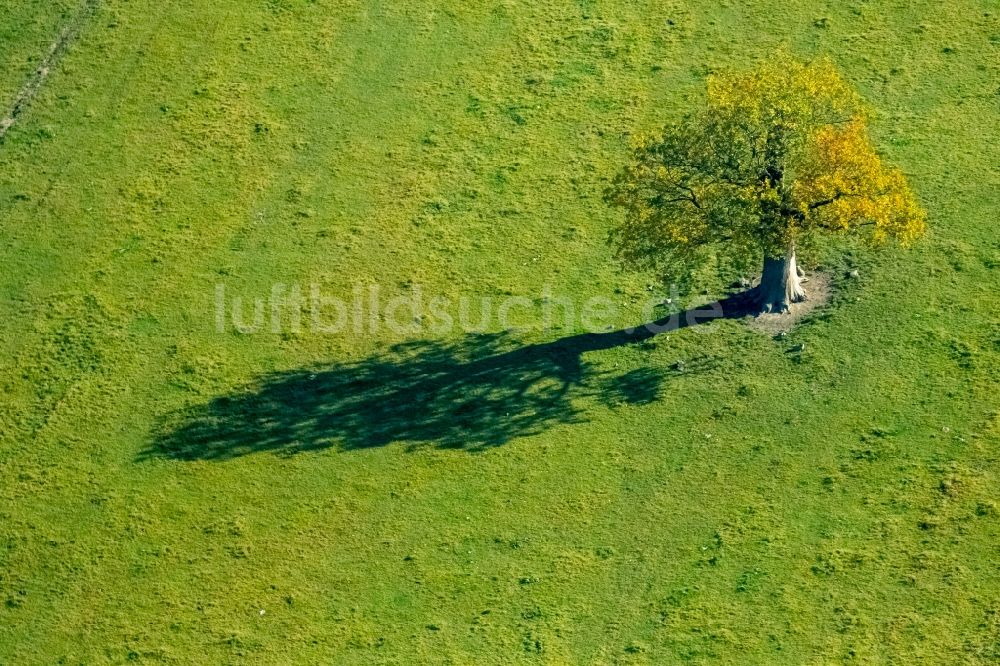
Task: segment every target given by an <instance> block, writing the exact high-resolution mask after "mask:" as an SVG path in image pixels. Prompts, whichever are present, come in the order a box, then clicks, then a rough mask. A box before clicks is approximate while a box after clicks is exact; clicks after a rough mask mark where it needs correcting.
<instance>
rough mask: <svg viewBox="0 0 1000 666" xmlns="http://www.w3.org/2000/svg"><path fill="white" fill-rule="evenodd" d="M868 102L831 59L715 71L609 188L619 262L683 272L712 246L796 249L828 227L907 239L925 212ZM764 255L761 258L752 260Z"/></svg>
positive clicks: (637, 145)
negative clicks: (877, 138) (881, 145)
mask: <svg viewBox="0 0 1000 666" xmlns="http://www.w3.org/2000/svg"><path fill="white" fill-rule="evenodd" d="M868 117H869V113H868V110H867V108H866V106H865V104H864V103H863V102H862V100H861V98H860V96H859V95H858V94H857V93H856V92H855V91H854V90H853V89H852V87H851V86H850V85H849V84H848V83H847V81H845V80H844V78H843V77H842V76H841V75H840V74H839V73H838V72H837V70H836V68H835V67H834V66H833V64H832V63H831V62H830V61H829V60H825V59H824V60H818V61H815V62H811V63H804V62H801V61H798V60H796V59H794V58H792V57H790V56H786V55H783V56H777V57H774V58H772V59H771V60H769V61H767V62H765V63H763V64H761V65H760V66H758V67H756V68H754V69H751V70H748V71H743V72H734V73H728V74H720V75H714V76H711V77H710V78H709V79H708V86H707V95H706V100H705V104H704V106H703V107H702V108H700V109H698V110H695V111H692V112H691V113H688V114H687V115H685V116H684V117H683V118H681V119H679V120H678V121H676V122H674V123H672V124H669V125H668V126H667V127H665V128H664V129H663V130H662V131H661V132H658V133H653V134H641V135H638V136H636V137H635V139H634V152H633V158H632V160H631V163H630V164H629V165H628V166H627V167H626V168H625V169H624V170H623V171H622V172H621V173H620V174H619V175H618V177H617V178H616V179H615V181H614V183H613V185H612V186H611V187H610V188H609V190H608V192H607V200H608V201H609V202H610V203H611V204H613V205H617V206H621V207H622V208H624V210H625V215H624V219H623V220H622V221H621V222H620V223H619V224H618V225H617V226H616V227H615V228H614V229H613V231H612V242H613V244H614V245H615V247H616V250H617V254H618V256H619V258H620V259H622V260H623V261H624V262H625V263H626V264H628V265H632V266H635V267H637V268H646V269H655V270H657V271H659V272H660V273H661V274H662V275H663V276H664V277H665V278H666V279H672V280H678V279H683V278H684V277H685V276H687V275H689V274H690V272H691V271H692V270H693V269H695V268H697V267H698V266H699V265H701V264H703V263H704V262H705V261H707V260H709V259H710V258H711V257H713V256H715V257H718V258H720V259H724V260H727V261H728V262H729V263H735V264H736V265H740V266H743V267H745V266H747V265H750V263H751V262H755V261H756V262H759V261H760V260H761V259H765V260H766V259H768V258H780V257H786V256H791V257H792V258H793V262H794V248H795V247H796V245H800V246H801V245H802V244H805V243H811V242H812V241H814V240H815V238H816V237H817V236H819V235H821V234H826V233H845V232H856V233H861V234H863V235H864V237H865V238H866V239H867V240H868V241H870V242H871V243H873V244H875V245H880V244H883V243H885V242H887V241H890V240H896V241H899V242H901V243H903V244H908V243H910V242H912V241H914V240H915V239H916V238H918V237H919V236H920V235H921V234H922V233H923V231H924V228H925V224H926V215H925V213H924V211H923V210H922V209H921V207H920V205H919V204H918V203H917V201H916V198H915V197H914V194H913V192H912V191H911V190H910V188H909V186H908V184H907V181H906V179H905V177H904V176H903V174H902V172H901V171H900V170H899V169H897V168H894V167H891V166H889V165H887V164H886V163H885V162H884V160H883V159H882V158H881V157H880V156H879V154H878V152H877V151H876V149H875V147H874V146H873V144H872V141H871V139H870V137H869V135H868V131H867V124H868ZM758 265H759V264H758Z"/></svg>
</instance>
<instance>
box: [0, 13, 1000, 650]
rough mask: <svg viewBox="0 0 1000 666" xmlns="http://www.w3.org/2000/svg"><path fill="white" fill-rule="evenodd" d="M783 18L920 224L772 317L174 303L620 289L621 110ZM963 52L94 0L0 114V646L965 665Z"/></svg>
mask: <svg viewBox="0 0 1000 666" xmlns="http://www.w3.org/2000/svg"><path fill="white" fill-rule="evenodd" d="M56 6H57V5H56V3H44V6H43V4H40V3H13V2H10V1H9V0H8V1H7V2H6V4H5V6H4V13H3V23H2V25H0V34H2V35H3V41H2V42H0V44H2V57H3V58H4V62H7V63H11V64H10V66H9V67H8V68H6V69H4V73H3V78H2V80H0V82H2V87H0V90H2V91H3V92H4V96H5V98H9V97H11V96H12V95H13V91H15V90H16V89H17V88H18V86H19V82H20V81H21V78H22V77H23V76H25V75H27V73H28V72H29V71H30V69H31V67H30V66H26V65H25V63H27V62H28V60H27V58H28V56H29V55H30V54H31V53H36V54H39V55H40V53H41V52H43V51H44V48H45V47H46V46H47V44H48V42H49V41H50V38H54V36H55V35H56V34H58V30H59V19H62V18H63V17H62V15H60V13H59V11H58V10H57V9H56ZM70 9H71V10H72V7H70ZM70 13H71V11H70ZM783 46H784V47H787V48H788V49H790V50H791V51H792V52H794V53H797V54H799V55H801V56H806V57H807V56H811V55H819V54H827V55H830V56H831V57H832V58H833V59H834V60H835V61H836V62H837V63H838V65H839V66H840V67H841V68H842V69H843V71H844V72H845V74H846V75H847V76H848V78H849V79H850V80H852V81H854V82H855V83H856V84H857V86H858V87H859V89H860V90H861V91H862V92H863V94H864V95H865V97H866V98H867V99H868V100H869V101H870V103H871V104H872V106H873V107H874V108H875V110H876V117H875V118H874V120H873V125H874V131H875V134H876V136H877V138H878V141H879V144H880V146H882V148H883V149H884V151H885V153H886V155H887V156H888V157H889V158H890V159H892V160H893V161H894V162H896V163H898V164H899V165H901V166H902V168H903V169H904V170H905V171H906V173H907V174H908V175H909V177H910V178H911V180H912V183H913V186H914V188H915V189H916V191H917V192H918V193H919V195H920V198H921V200H922V202H923V203H924V205H925V206H926V208H927V209H928V210H929V212H930V219H931V225H932V226H931V233H930V234H929V236H928V237H927V238H926V239H925V240H924V241H922V242H921V243H920V244H919V245H918V246H917V247H916V248H914V249H912V250H910V251H897V250H891V251H889V252H887V253H885V254H882V255H873V254H870V253H868V252H867V251H865V250H863V249H858V248H851V247H848V248H847V249H846V250H844V251H845V253H846V254H844V255H840V254H838V253H836V252H831V253H829V254H828V256H825V257H823V258H822V259H823V261H825V263H826V266H827V267H828V268H829V269H831V270H833V271H834V272H835V273H836V275H837V276H838V292H837V295H836V298H835V300H834V302H833V303H832V305H831V306H830V307H829V308H827V309H826V310H824V311H823V313H822V314H820V315H819V316H817V317H814V318H813V319H812V320H811V321H809V322H807V323H806V324H804V325H802V326H800V327H799V328H797V329H796V330H794V331H793V332H792V333H791V334H790V335H789V336H788V337H787V338H784V339H778V340H775V339H771V338H769V337H765V336H763V335H760V334H758V333H756V332H753V331H751V330H749V329H748V328H747V327H746V325H745V324H744V323H742V322H739V321H725V322H718V323H715V324H713V325H712V326H711V327H708V328H707V329H706V327H700V328H698V329H686V330H681V331H676V332H672V333H669V334H666V335H663V336H660V337H658V338H655V339H653V340H652V341H649V342H646V343H643V344H641V345H631V346H618V347H612V348H607V349H593V350H591V351H584V352H582V353H581V354H580V355H579V358H577V359H576V361H578V362H579V363H580V365H579V366H576V365H574V363H573V358H569V360H568V361H567V360H565V358H564V357H565V356H567V355H568V356H570V357H573V353H574V352H576V351H579V347H577V346H574V345H573V344H571V343H567V342H562V343H560V342H559V340H565V339H566V338H567V336H571V335H573V334H575V333H578V332H579V331H578V330H562V329H549V330H534V329H533V330H529V331H520V332H517V331H515V332H505V331H502V330H499V329H496V328H494V329H493V330H490V331H487V332H488V333H490V334H493V335H491V336H466V335H463V334H462V333H460V332H458V331H456V332H454V333H450V334H445V335H441V334H432V333H430V332H428V331H427V330H426V329H422V328H420V327H418V326H415V327H414V330H413V331H411V332H408V333H405V334H404V333H393V332H391V331H389V330H388V329H387V328H385V327H384V326H383V327H381V328H379V330H378V331H376V332H374V333H366V334H364V335H354V334H352V333H349V332H348V333H344V334H341V335H321V334H316V333H310V332H309V331H308V329H307V330H304V331H303V332H301V333H299V334H295V333H293V332H289V331H288V330H285V331H284V332H282V333H276V334H272V333H270V332H267V331H264V332H261V333H257V334H253V335H240V334H238V333H236V332H235V331H234V330H233V327H232V326H230V327H228V330H227V332H226V333H222V334H220V333H218V332H217V331H216V330H215V289H216V285H217V284H220V283H222V284H225V285H226V289H227V293H228V294H229V295H230V296H242V297H244V298H251V299H252V298H255V297H266V296H267V295H268V294H269V292H270V290H271V287H272V285H273V284H275V283H282V284H286V285H293V284H299V285H303V286H307V285H309V284H312V283H315V284H318V285H321V286H322V289H323V293H324V294H327V295H331V296H332V295H340V296H342V297H344V298H345V299H350V298H351V295H352V289H353V288H354V285H356V284H362V285H370V284H378V285H380V286H381V288H382V291H383V294H384V296H386V297H391V296H393V295H400V294H407V293H409V292H410V290H411V289H412V288H413V287H414V286H416V285H420V286H421V288H422V289H423V290H424V292H425V293H426V294H435V295H444V296H447V297H450V298H453V299H457V298H459V297H460V296H462V295H482V296H489V297H492V298H494V299H500V298H503V297H506V296H525V297H528V298H532V299H537V298H539V297H540V295H541V294H542V292H543V289H544V288H545V287H546V286H548V287H550V289H551V290H552V292H553V293H556V294H561V295H566V296H570V297H573V298H575V299H578V301H579V302H583V301H584V300H586V299H587V298H590V297H592V296H607V297H610V298H612V299H614V300H615V302H616V303H617V304H618V305H619V309H618V312H617V313H616V314H615V315H614V316H613V317H611V318H610V319H609V321H608V325H611V326H625V325H629V324H637V323H640V322H641V321H642V317H643V303H644V302H645V301H646V299H647V298H648V297H649V294H650V292H649V289H648V287H647V285H648V284H651V283H653V282H655V278H654V277H653V276H635V275H628V274H622V273H620V272H619V271H618V268H617V267H616V266H615V264H614V263H613V262H612V261H611V260H610V257H609V250H608V248H607V246H606V245H605V237H606V232H607V229H608V226H609V225H610V223H611V221H612V219H613V215H614V214H615V213H613V212H612V211H609V210H607V209H606V207H605V206H604V205H603V203H602V202H601V192H602V190H603V188H604V187H605V185H606V184H607V182H608V180H609V179H610V178H611V177H612V176H613V174H614V173H615V171H616V170H617V169H618V168H619V166H620V165H621V164H622V162H623V160H624V159H625V156H626V147H627V140H628V134H629V133H630V132H633V131H636V130H640V129H650V128H654V127H655V126H656V125H657V124H658V123H661V122H663V121H665V120H666V119H667V118H669V117H670V116H671V115H673V114H676V113H679V112H681V111H682V110H683V109H684V108H685V106H687V105H688V104H691V103H694V101H695V100H697V96H698V94H699V93H700V90H701V88H702V86H703V80H704V77H705V75H706V74H707V73H709V72H711V71H713V70H716V69H719V68H726V67H739V66H743V65H745V64H747V63H750V62H752V61H753V60H755V59H758V58H761V57H766V56H767V54H768V52H770V51H771V50H773V49H775V48H781V47H783ZM998 56H1000V10H998V9H997V8H996V5H995V3H993V2H988V1H987V0H982V1H978V2H977V1H974V0H956V1H955V2H949V3H940V2H930V1H926V2H925V1H921V0H911V1H908V2H902V1H900V2H890V1H873V2H864V3H861V2H858V3H841V2H833V1H831V2H819V1H817V0H809V1H806V0H788V1H787V2H784V3H781V4H780V6H776V5H775V4H774V3H765V2H708V3H702V2H693V1H691V2H687V1H683V0H671V1H668V2H645V1H639V2H628V3H626V2H602V1H599V0H594V1H583V0H581V1H579V2H567V3H558V4H557V5H555V6H550V5H548V4H546V3H531V2H520V1H515V0H502V1H501V0H497V1H496V2H484V3H468V2H459V1H457V0H455V1H452V0H438V1H437V2H421V1H419V0H408V1H407V2H378V1H375V0H371V1H361V0H356V1H353V2H350V1H349V2H343V1H337V2H332V1H327V0H315V1H308V2H307V1H305V0H269V1H267V2H264V1H260V2H245V1H243V0H239V1H237V0H219V1H217V2H212V3H163V2H149V1H147V0H133V1H130V2H124V1H122V0H107V1H106V2H104V3H103V5H102V6H101V8H100V10H99V11H98V12H97V13H96V14H95V16H94V17H93V18H92V19H91V20H90V21H89V22H88V23H87V25H86V27H85V28H84V30H83V32H82V34H81V37H80V39H79V41H78V42H77V43H76V44H75V45H74V47H73V49H72V50H71V52H70V53H69V54H68V55H67V56H66V58H65V59H64V60H63V61H62V62H61V64H60V65H59V67H58V68H57V69H56V70H55V71H53V72H52V74H51V76H50V78H49V80H48V82H47V84H46V86H45V88H44V90H43V91H42V94H41V95H40V96H39V98H38V99H37V100H36V101H35V103H34V104H33V106H32V107H31V109H30V111H29V112H28V113H27V114H26V115H25V116H23V117H22V119H21V121H20V123H19V124H18V125H17V126H16V127H15V128H14V129H13V130H12V131H11V132H10V134H9V135H8V136H7V138H6V140H5V142H4V143H3V144H2V145H0V224H2V230H3V235H2V238H0V266H2V270H0V315H2V317H3V321H4V325H3V327H2V328H0V344H2V346H0V369H2V370H0V381H2V396H3V398H2V402H0V410H2V411H0V662H3V663H40V664H41V663H54V662H58V661H62V662H65V663H99V662H124V661H130V660H131V661H140V662H149V663H156V662H163V663H208V662H212V663H215V662H220V663H230V662H240V661H247V662H250V663H276V664H277V663H314V662H321V663H338V664H340V663H343V664H351V663H357V664H370V663H387V664H388V663H400V664H423V663H426V664H435V663H455V664H468V663H497V664H501V663H511V664H516V663H551V664H563V663H566V664H570V663H573V664H576V663H608V664H611V663H635V664H663V663H686V662H690V663H713V664H714V663H734V664H746V663H761V664H773V663H788V664H803V663H815V664H827V663H840V662H842V661H843V662H851V663H889V662H893V663H918V662H921V661H925V662H927V663H969V664H973V663H983V664H985V663H995V661H996V660H997V659H998V658H1000V584H998V582H997V580H998V573H1000V572H998V566H1000V551H998V544H1000V522H998V521H1000V516H998V506H997V503H998V501H1000V498H998V495H1000V490H998V488H1000V467H998V465H1000V460H998V449H997V447H998V444H1000V416H998V414H1000V412H998V410H1000V397H998V395H997V388H998V382H997V373H998V361H1000V318H998V315H997V311H998V306H1000V299H998V297H997V276H998V273H997V271H998V268H1000V236H998V231H997V228H998V227H997V199H996V196H997V192H998V191H1000V167H998V165H1000V145H998V143H997V142H996V140H995V137H996V136H998V134H1000V76H998V74H1000V58H998ZM852 268H855V269H857V270H858V271H859V272H860V275H861V277H860V279H856V280H846V279H841V278H840V277H839V276H840V275H842V274H843V272H844V271H846V270H848V269H852ZM692 298H693V302H698V299H703V300H704V299H708V298H709V296H706V295H694V296H693V297H692ZM553 341H555V342H554V344H555V345H556V347H557V349H558V351H559V352H560V354H561V355H560V356H558V358H559V359H563V360H562V361H558V362H555V363H554V364H553V361H552V360H551V357H550V355H548V354H547V353H545V350H546V349H551V347H527V349H528V351H527V352H525V351H523V350H524V349H525V348H526V347H525V346H526V345H533V344H534V345H539V344H541V345H544V344H545V343H549V342H553ZM400 343H405V344H408V345H409V347H408V348H407V349H409V352H408V353H406V354H397V353H393V352H390V351H389V350H390V348H391V347H392V346H393V345H398V344H400ZM799 344H801V345H804V348H803V350H802V351H801V352H791V353H790V350H791V349H792V348H793V346H794V345H799ZM518 349H520V350H522V351H520V352H519V351H517V350H518ZM533 350H535V351H533ZM503 351H508V352H512V353H511V354H510V355H508V356H504V357H503V358H502V360H501V361H500V362H495V363H494V364H493V365H490V364H489V363H486V364H485V365H484V364H482V363H480V364H479V365H477V364H476V363H477V360H476V359H481V358H482V357H483V356H486V357H487V358H490V356H489V355H490V354H493V353H499V352H503ZM574 358H575V357H574ZM677 361H682V365H681V366H678V365H677V363H676V362H677ZM413 372H417V373H433V377H431V378H429V379H428V380H427V381H424V380H423V379H422V376H418V377H413V376H411V375H410V374H409V373H413ZM313 375H316V376H318V377H320V381H321V382H323V386H324V387H325V388H326V390H328V391H329V392H330V393H329V405H336V408H335V409H334V408H333V407H332V406H328V401H327V400H326V399H324V394H322V393H318V394H317V392H315V391H314V389H311V388H310V386H311V385H310V382H311V381H314V380H312V379H309V378H310V377H311V376H313ZM265 377H269V378H270V379H262V378H265ZM636 378H639V379H641V380H642V381H641V382H636V381H635V380H636ZM568 380H571V381H568ZM552 381H555V382H556V383H557V384H558V383H559V382H561V381H565V382H566V385H567V386H568V387H569V389H568V390H567V391H566V392H565V393H564V394H560V395H558V396H553V394H551V393H546V390H547V389H546V387H548V386H549V385H550V383H551V382H552ZM262 382H263V384H262ZM269 387H270V388H269ZM522 388H523V389H525V390H524V391H521V389H522ZM411 391H417V392H418V393H414V394H413V395H412V399H411V397H410V392H411ZM428 391H429V392H430V393H431V395H427V394H426V393H427V392H428ZM219 399H223V400H228V402H222V403H220V402H219ZM452 406H454V410H452V409H451V408H452ZM460 407H461V408H463V409H459V408H460ZM213 418H214V419H216V420H214V421H213V420H212V419H213ZM205 419H208V420H207V421H205ZM192 423H193V424H194V426H195V427H194V429H193V430H192V429H189V430H188V431H184V427H185V424H187V425H189V426H190V425H191V424H192ZM171 432H174V433H176V432H180V433H182V434H183V433H184V432H189V433H197V434H199V436H200V437H201V438H199V439H188V440H187V441H186V444H185V442H184V441H181V442H178V441H175V440H172V439H171Z"/></svg>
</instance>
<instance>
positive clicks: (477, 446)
mask: <svg viewBox="0 0 1000 666" xmlns="http://www.w3.org/2000/svg"><path fill="white" fill-rule="evenodd" d="M742 303H743V301H742V300H740V299H739V298H738V297H733V298H729V299H726V300H723V301H720V302H718V303H715V304H713V305H712V306H710V307H709V308H708V309H706V308H701V309H697V310H689V311H687V312H683V313H677V314H674V315H672V316H670V317H665V318H663V319H660V320H658V321H655V322H650V323H649V324H646V325H644V326H641V327H639V328H636V329H624V330H619V331H613V332H608V333H585V334H580V335H573V336H569V337H565V338H561V339H558V340H554V341H552V342H546V343H540V344H531V345H519V344H518V343H517V341H516V340H515V339H514V338H512V336H510V335H508V334H503V333H491V334H470V335H467V336H465V337H464V338H462V339H461V340H460V341H458V342H441V341H416V342H406V343H402V344H398V345H396V346H394V347H392V348H390V349H389V350H387V351H386V352H384V353H380V354H375V355H372V356H370V357H368V358H365V359H363V360H361V361H357V362H352V363H345V364H340V365H334V366H326V367H316V368H306V369H301V370H296V371H292V372H278V373H273V374H270V375H266V376H264V377H263V378H262V379H261V380H259V381H258V382H257V383H256V384H255V385H254V386H252V387H250V388H249V389H248V390H247V391H245V392H243V393H240V394H236V395H232V396H225V397H220V398H216V399H214V400H212V401H211V402H208V403H207V404H204V405H201V406H197V407H195V408H193V409H188V410H183V411H180V412H176V413H174V414H171V415H169V416H168V417H167V418H166V419H165V420H164V421H163V422H162V423H161V424H160V427H159V429H158V435H157V436H156V438H155V440H154V441H153V443H152V444H151V445H150V446H149V447H148V448H147V449H146V450H144V451H143V452H142V453H141V454H140V459H148V458H173V459H180V460H227V459H231V458H235V457H238V456H243V455H247V454H251V453H257V452H266V451H271V452H276V453H283V454H292V453H298V452H303V451H310V450H317V449H324V448H329V447H337V448H340V449H343V450H350V449H361V448H369V447H377V446H384V445H386V444H390V443H393V442H404V443H408V444H411V445H419V444H432V445H435V446H439V447H444V448H464V449H468V450H481V449H485V448H489V447H493V446H498V445H501V444H504V443H506V442H508V441H510V440H512V439H515V438H518V437H524V436H526V435H531V434H536V433H539V432H542V431H543V430H545V429H547V428H550V427H552V426H554V425H557V424H564V423H574V422H579V421H581V420H582V414H581V409H580V406H579V402H580V399H581V398H594V399H599V400H603V401H606V402H615V403H622V402H627V403H646V402H651V401H653V400H655V399H656V397H657V395H658V393H659V390H660V385H661V383H662V381H663V379H664V378H665V377H666V376H667V374H668V373H667V371H665V370H663V369H659V370H653V369H647V370H635V371H632V372H629V373H626V374H624V375H618V376H611V375H609V374H607V373H602V372H600V371H598V370H597V369H596V368H595V367H594V366H593V365H592V364H589V363H587V362H586V361H585V360H584V359H583V354H584V353H586V352H592V351H598V350H603V349H610V348H613V347H618V346H620V345H624V344H630V343H635V342H641V341H643V340H647V339H649V338H651V337H653V336H654V335H658V334H660V333H664V332H667V331H671V330H676V329H679V328H685V327H687V326H694V325H698V324H702V323H707V322H710V321H714V320H715V319H718V318H731V317H740V316H743V315H744V314H746V310H745V308H744V307H743V305H742ZM688 371H690V370H688Z"/></svg>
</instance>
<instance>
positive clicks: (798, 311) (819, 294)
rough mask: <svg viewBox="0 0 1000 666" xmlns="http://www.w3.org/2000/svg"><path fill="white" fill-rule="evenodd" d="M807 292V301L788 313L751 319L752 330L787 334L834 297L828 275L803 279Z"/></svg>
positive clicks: (769, 314) (813, 275)
mask: <svg viewBox="0 0 1000 666" xmlns="http://www.w3.org/2000/svg"><path fill="white" fill-rule="evenodd" d="M802 286H803V287H804V288H805V290H806V300H804V301H802V302H801V303H793V304H792V305H791V306H790V307H789V311H788V312H784V313H782V314H772V313H764V314H759V315H757V316H756V317H753V318H751V319H749V321H748V323H749V326H750V328H752V329H753V330H755V331H758V332H760V333H764V334H767V335H778V334H780V333H786V332H788V331H790V330H791V329H792V328H794V327H795V325H796V324H798V323H799V322H800V321H802V320H803V319H805V318H806V317H808V316H809V315H811V314H812V313H814V312H816V311H817V310H819V309H820V308H822V307H823V306H824V305H826V304H827V303H829V302H830V298H831V297H832V296H833V282H832V280H831V279H830V276H829V275H828V274H826V273H811V274H807V275H806V277H804V278H802Z"/></svg>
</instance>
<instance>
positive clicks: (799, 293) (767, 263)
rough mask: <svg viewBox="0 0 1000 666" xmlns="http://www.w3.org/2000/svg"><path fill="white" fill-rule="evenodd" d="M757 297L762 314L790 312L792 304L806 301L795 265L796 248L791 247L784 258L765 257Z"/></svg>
mask: <svg viewBox="0 0 1000 666" xmlns="http://www.w3.org/2000/svg"><path fill="white" fill-rule="evenodd" d="M755 296H756V299H755V300H756V301H757V305H758V306H759V307H760V311H761V312H775V313H781V312H788V308H789V306H791V304H792V303H798V302H800V301H804V300H806V292H805V290H804V289H803V288H802V281H801V280H800V279H799V273H798V269H797V267H796V265H795V248H794V247H789V248H788V252H787V253H786V254H785V256H784V257H780V258H776V257H764V270H763V271H762V272H761V275H760V284H759V285H758V286H757V289H756V294H755Z"/></svg>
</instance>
